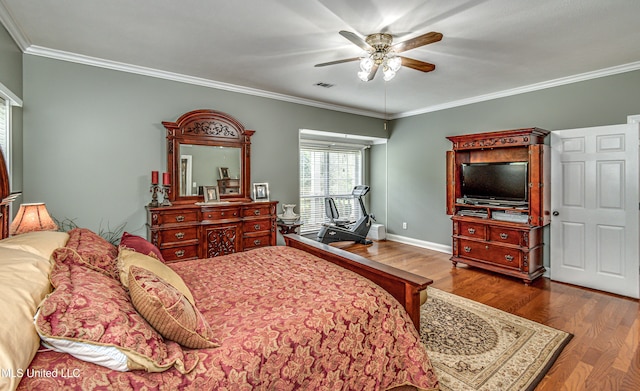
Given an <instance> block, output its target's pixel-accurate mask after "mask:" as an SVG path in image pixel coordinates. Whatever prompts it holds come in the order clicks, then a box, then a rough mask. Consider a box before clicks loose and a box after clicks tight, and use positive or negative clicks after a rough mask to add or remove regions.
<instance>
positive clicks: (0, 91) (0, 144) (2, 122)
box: [0, 83, 22, 178]
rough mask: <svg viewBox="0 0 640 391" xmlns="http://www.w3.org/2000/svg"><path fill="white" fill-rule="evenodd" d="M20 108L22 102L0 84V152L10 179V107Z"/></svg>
mask: <svg viewBox="0 0 640 391" xmlns="http://www.w3.org/2000/svg"><path fill="white" fill-rule="evenodd" d="M12 106H18V107H22V100H21V99H20V98H18V97H17V96H16V95H15V94H14V93H12V92H11V91H10V90H9V89H8V88H7V87H5V85H4V84H2V83H0V150H2V154H3V155H4V158H5V161H6V163H7V171H8V172H9V178H11V107H12Z"/></svg>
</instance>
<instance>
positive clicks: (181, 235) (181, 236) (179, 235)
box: [176, 232, 184, 239]
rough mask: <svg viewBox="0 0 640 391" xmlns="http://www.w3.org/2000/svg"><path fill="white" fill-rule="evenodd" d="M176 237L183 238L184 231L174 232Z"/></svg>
mask: <svg viewBox="0 0 640 391" xmlns="http://www.w3.org/2000/svg"><path fill="white" fill-rule="evenodd" d="M176 238H178V239H183V238H184V232H178V233H176Z"/></svg>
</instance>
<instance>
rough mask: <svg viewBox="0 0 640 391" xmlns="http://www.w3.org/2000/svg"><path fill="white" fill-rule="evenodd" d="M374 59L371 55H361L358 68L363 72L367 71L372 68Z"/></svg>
mask: <svg viewBox="0 0 640 391" xmlns="http://www.w3.org/2000/svg"><path fill="white" fill-rule="evenodd" d="M373 64H374V61H373V59H372V58H371V57H362V58H360V69H361V70H362V71H363V72H366V73H369V72H371V69H373Z"/></svg>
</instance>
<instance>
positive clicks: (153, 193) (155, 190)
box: [149, 183, 160, 208]
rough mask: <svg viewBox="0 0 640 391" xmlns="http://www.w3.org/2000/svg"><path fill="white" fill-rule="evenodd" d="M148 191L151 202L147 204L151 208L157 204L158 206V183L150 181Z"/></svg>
mask: <svg viewBox="0 0 640 391" xmlns="http://www.w3.org/2000/svg"><path fill="white" fill-rule="evenodd" d="M149 191H150V192H151V202H149V206H150V207H152V208H157V207H158V206H160V203H158V191H160V185H158V184H156V183H152V184H151V189H149Z"/></svg>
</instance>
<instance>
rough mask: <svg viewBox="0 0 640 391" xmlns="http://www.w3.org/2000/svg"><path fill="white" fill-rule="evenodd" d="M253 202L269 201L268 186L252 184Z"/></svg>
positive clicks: (266, 184)
mask: <svg viewBox="0 0 640 391" xmlns="http://www.w3.org/2000/svg"><path fill="white" fill-rule="evenodd" d="M253 200H254V201H269V184H268V183H266V182H264V183H254V184H253Z"/></svg>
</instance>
